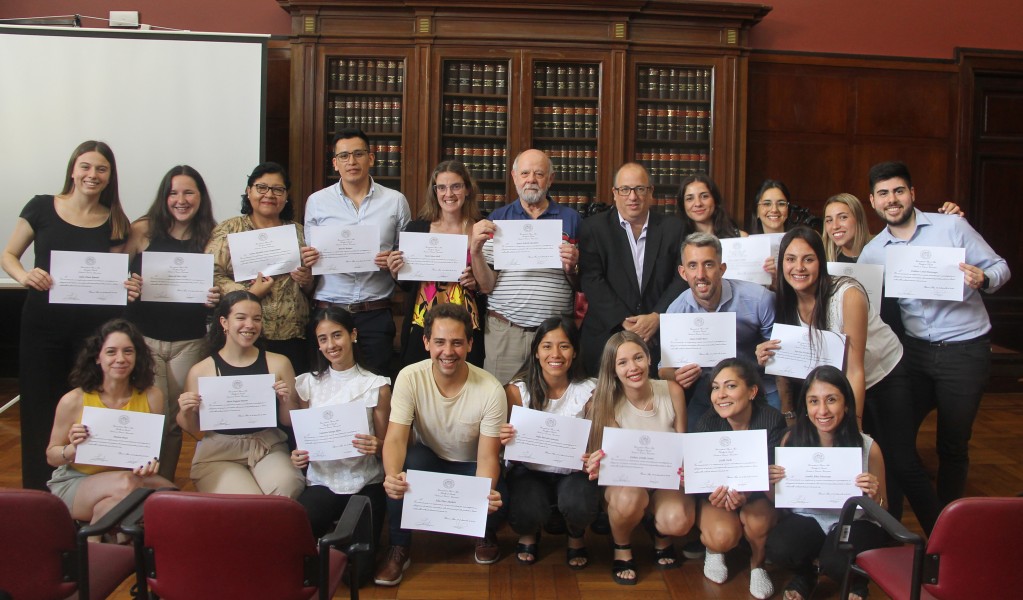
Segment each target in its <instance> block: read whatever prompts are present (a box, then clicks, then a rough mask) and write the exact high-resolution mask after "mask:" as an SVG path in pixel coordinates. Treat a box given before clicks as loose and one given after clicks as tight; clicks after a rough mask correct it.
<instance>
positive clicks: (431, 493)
mask: <svg viewBox="0 0 1023 600" xmlns="http://www.w3.org/2000/svg"><path fill="white" fill-rule="evenodd" d="M405 477H406V481H407V482H408V491H407V492H405V501H404V507H403V508H402V511H401V527H402V529H422V530H423V531H436V532H438V533H453V534H455V535H468V536H472V537H483V536H484V534H485V532H486V528H487V510H488V509H489V507H490V500H489V498H488V497H489V496H490V478H488V477H469V476H466V475H449V474H447V473H433V472H430V471H415V470H412V471H407V472H406V473H405Z"/></svg>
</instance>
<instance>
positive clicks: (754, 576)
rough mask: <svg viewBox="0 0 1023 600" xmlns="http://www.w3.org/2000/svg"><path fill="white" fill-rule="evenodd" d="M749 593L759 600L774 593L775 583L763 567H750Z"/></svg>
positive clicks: (764, 599)
mask: <svg viewBox="0 0 1023 600" xmlns="http://www.w3.org/2000/svg"><path fill="white" fill-rule="evenodd" d="M749 593H750V595H751V596H753V597H754V598H757V600H766V599H767V598H770V597H771V596H773V595H774V583H772V582H771V577H770V576H769V575H768V574H767V571H765V570H764V569H763V568H761V567H757V568H756V569H750V572H749Z"/></svg>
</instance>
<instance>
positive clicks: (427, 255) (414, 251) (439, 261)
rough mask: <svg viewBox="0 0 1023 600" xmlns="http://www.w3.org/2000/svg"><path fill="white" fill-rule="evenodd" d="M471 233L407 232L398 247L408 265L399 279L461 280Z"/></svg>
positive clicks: (403, 266)
mask: <svg viewBox="0 0 1023 600" xmlns="http://www.w3.org/2000/svg"><path fill="white" fill-rule="evenodd" d="M468 248H469V236H467V235H458V234H452V233H413V232H410V231H403V232H401V234H400V235H399V237H398V250H401V251H402V258H403V259H404V261H405V264H404V265H402V267H401V270H400V271H398V281H406V280H408V281H458V279H459V278H460V277H461V276H462V271H464V270H465V262H466V261H465V258H466V256H467V254H468Z"/></svg>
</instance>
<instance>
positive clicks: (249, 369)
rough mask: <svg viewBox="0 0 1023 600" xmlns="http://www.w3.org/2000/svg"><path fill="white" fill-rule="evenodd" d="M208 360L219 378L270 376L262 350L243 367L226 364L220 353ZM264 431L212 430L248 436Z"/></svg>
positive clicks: (256, 429)
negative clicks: (230, 376) (215, 369)
mask: <svg viewBox="0 0 1023 600" xmlns="http://www.w3.org/2000/svg"><path fill="white" fill-rule="evenodd" d="M210 358H212V359H213V365H214V366H215V367H216V368H217V375H220V376H227V375H269V374H270V365H268V364H267V362H266V350H264V349H262V348H260V349H259V356H257V357H256V360H254V361H252V364H249V365H245V366H244V367H236V366H234V365H229V364H227V361H225V360H224V359H223V358H222V357H221V356H220V352H214V353H213V354H212V355H211V356H210ZM264 429H265V427H246V428H243V429H214V431H215V432H217V433H220V434H223V435H249V434H253V433H258V432H260V431H263V430H264Z"/></svg>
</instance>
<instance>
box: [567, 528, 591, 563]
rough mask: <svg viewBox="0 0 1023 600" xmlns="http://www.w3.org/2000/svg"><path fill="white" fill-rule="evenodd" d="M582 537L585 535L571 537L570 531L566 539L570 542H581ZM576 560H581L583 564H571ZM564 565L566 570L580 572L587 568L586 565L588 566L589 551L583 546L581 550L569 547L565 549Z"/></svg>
mask: <svg viewBox="0 0 1023 600" xmlns="http://www.w3.org/2000/svg"><path fill="white" fill-rule="evenodd" d="M583 535H585V533H582V534H579V535H572V532H571V531H569V532H568V538H569V539H572V540H581V539H583ZM578 559H582V560H583V563H582V564H573V563H572V561H573V560H578ZM565 564H566V565H568V568H569V569H572V570H573V571H582V570H583V569H585V568H586V567H587V565H589V564H590V552H589V550H587V549H586V546H583V547H582V548H573V547H571V546H569V547H567V548H565Z"/></svg>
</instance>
